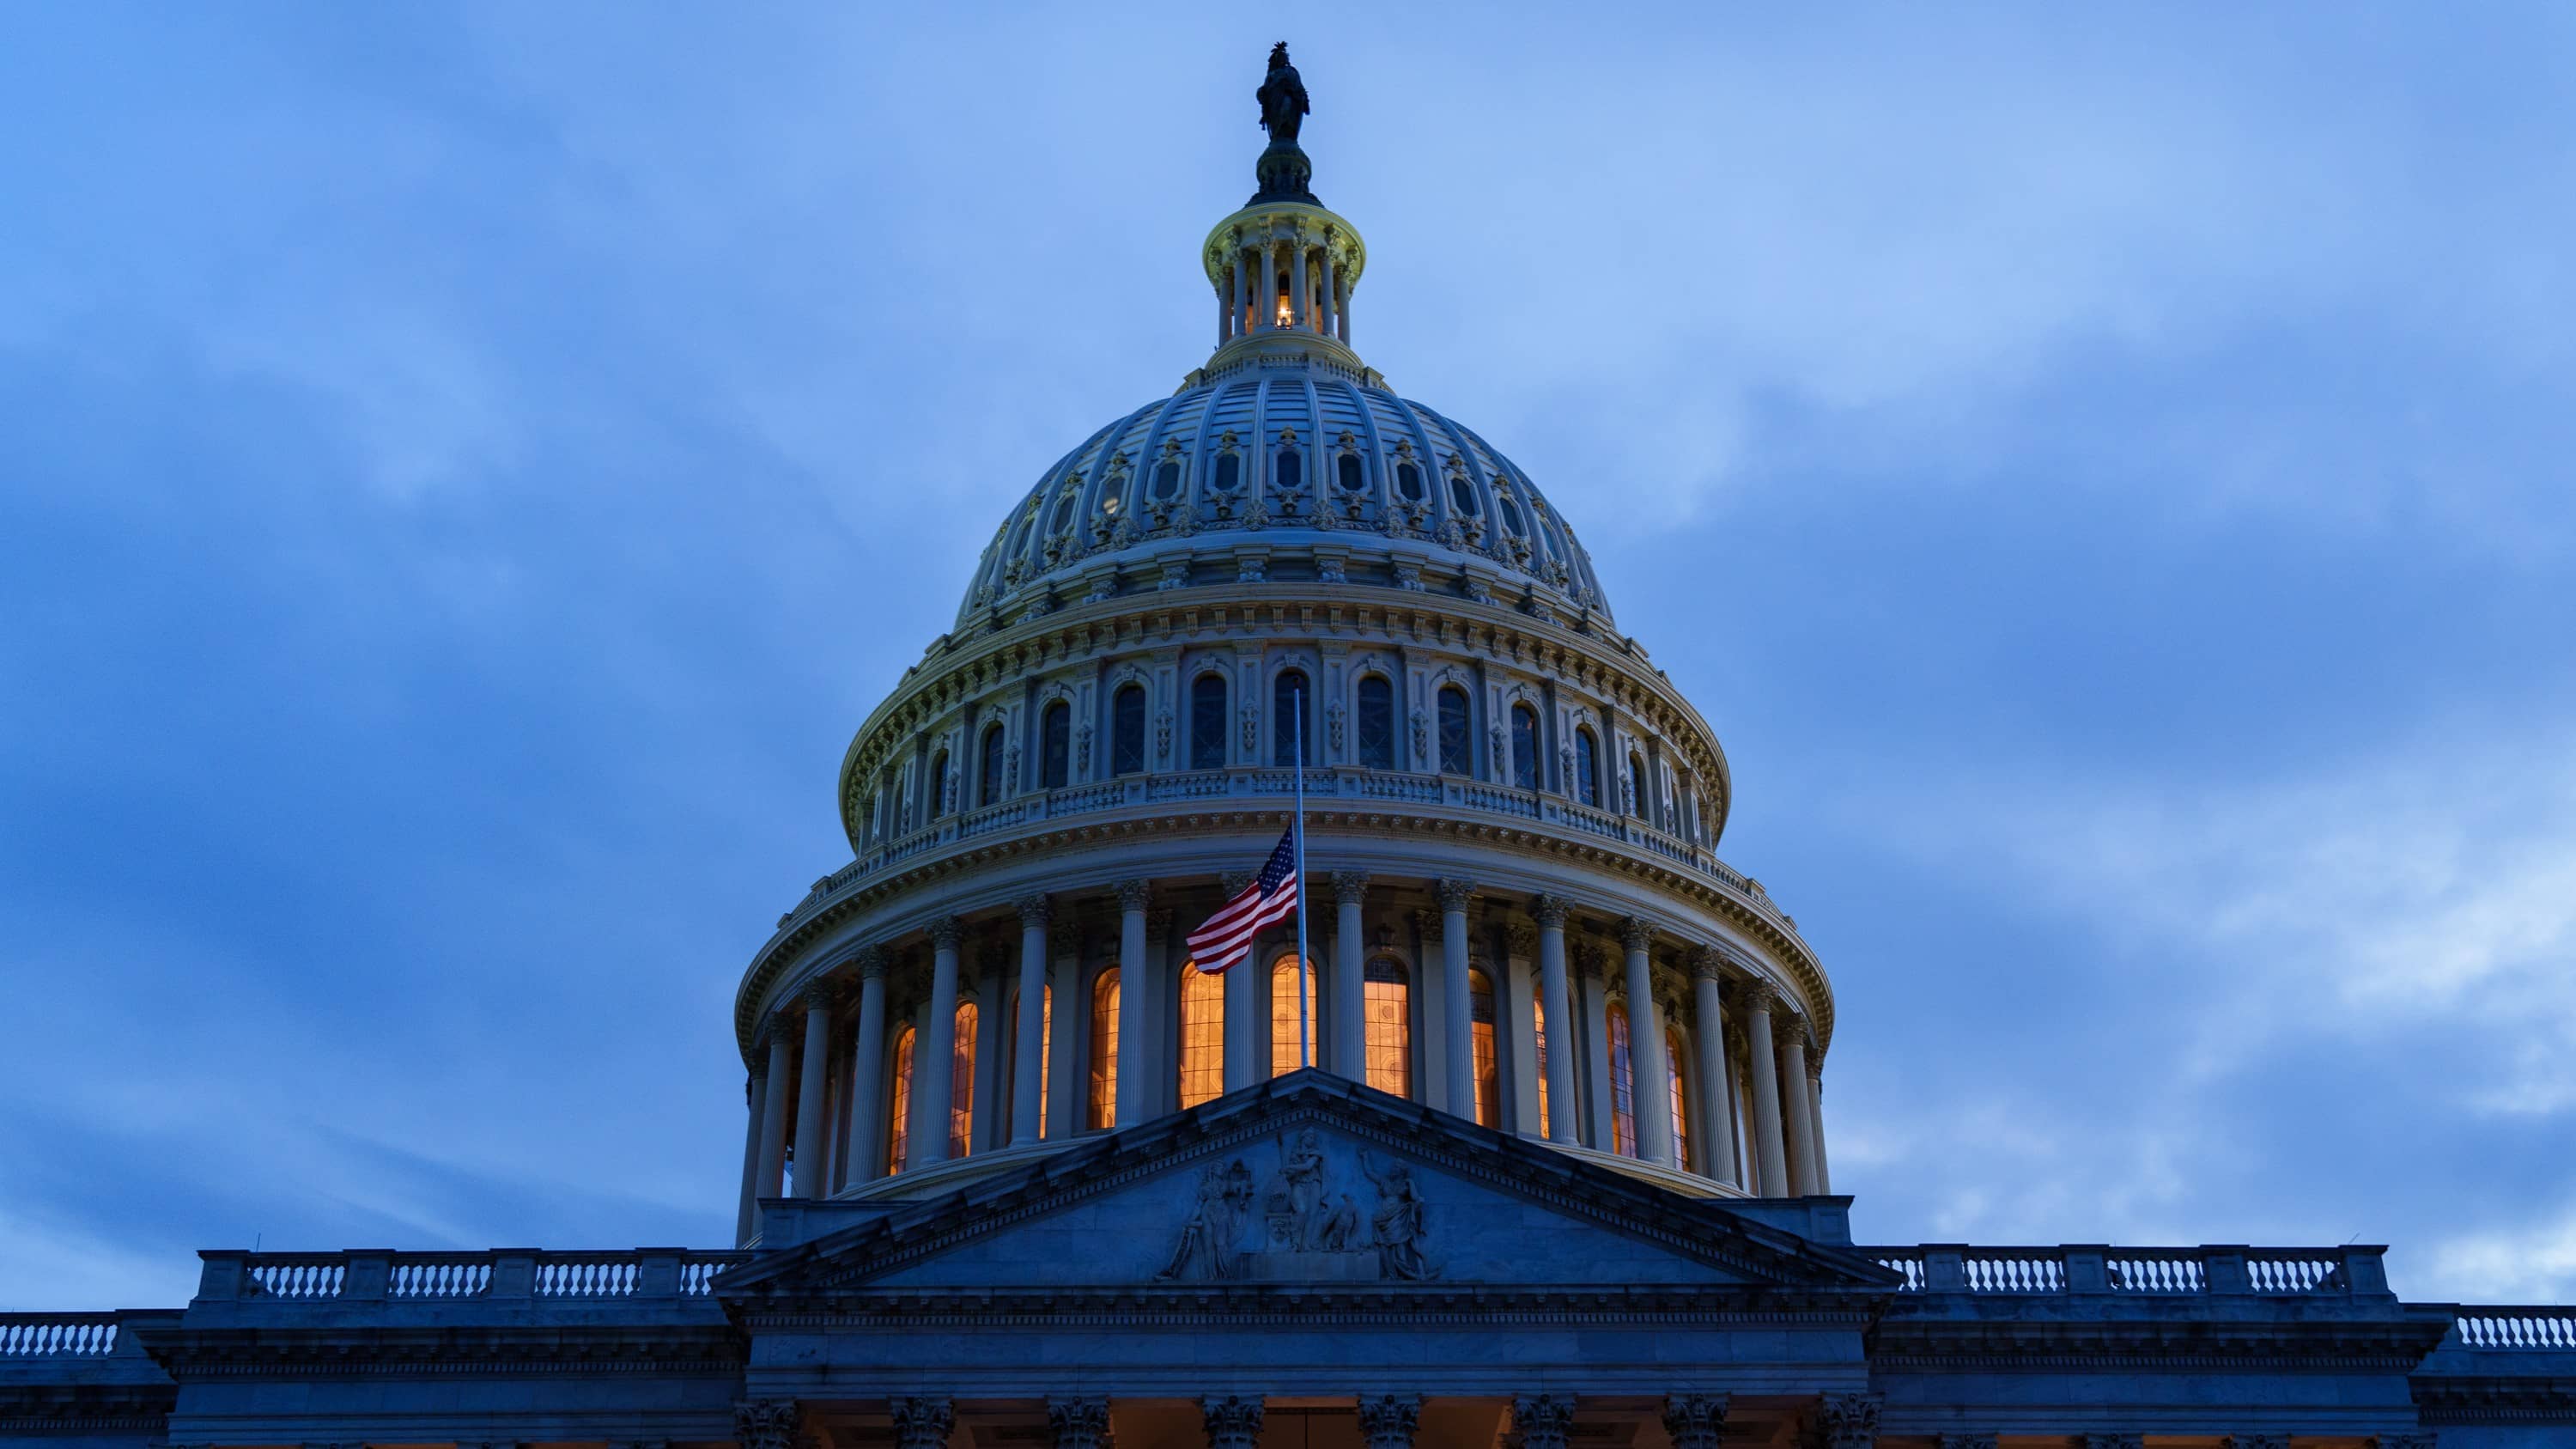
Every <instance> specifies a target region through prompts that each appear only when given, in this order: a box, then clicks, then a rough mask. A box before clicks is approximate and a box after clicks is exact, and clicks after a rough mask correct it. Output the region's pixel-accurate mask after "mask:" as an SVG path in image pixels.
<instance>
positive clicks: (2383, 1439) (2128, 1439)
mask: <svg viewBox="0 0 2576 1449" xmlns="http://www.w3.org/2000/svg"><path fill="white" fill-rule="evenodd" d="M1994 1437H1995V1436H1994V1435H1992V1434H1988V1435H1987V1436H1986V1442H1987V1443H1989V1444H1992V1443H1993V1442H1994ZM2083 1442H2084V1449H2146V1443H2147V1436H2146V1435H2144V1434H2131V1433H2127V1432H2125V1431H2123V1430H2119V1429H2094V1430H2090V1431H2088V1432H2086V1434H2085V1435H2084V1440H2083ZM2379 1444H2380V1449H2388V1436H2387V1435H2385V1434H2382V1435H2380V1436H2379Z"/></svg>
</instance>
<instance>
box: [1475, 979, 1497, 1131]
mask: <svg viewBox="0 0 2576 1449" xmlns="http://www.w3.org/2000/svg"><path fill="white" fill-rule="evenodd" d="M1467 1020H1468V1022H1469V1023H1470V1024H1471V1025H1470V1030H1472V1031H1473V1032H1474V1033H1475V1051H1476V1122H1477V1124H1478V1125H1479V1126H1484V1127H1500V1126H1502V1125H1503V1075H1502V1064H1501V1062H1500V1061H1499V1060H1498V1057H1497V1053H1496V1052H1495V1050H1494V978H1492V977H1491V976H1488V975H1486V974H1485V973H1484V972H1482V971H1470V972H1468V973H1467Z"/></svg>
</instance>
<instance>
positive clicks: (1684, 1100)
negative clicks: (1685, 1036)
mask: <svg viewBox="0 0 2576 1449" xmlns="http://www.w3.org/2000/svg"><path fill="white" fill-rule="evenodd" d="M1686 1060H1688V1059H1687V1058H1686V1057H1684V1056H1683V1055H1682V1034H1681V1032H1680V1031H1679V1030H1678V1029H1676V1028H1674V1027H1669V1026H1668V1027H1665V1028H1664V1064H1665V1067H1666V1068H1667V1070H1666V1071H1665V1074H1664V1075H1665V1076H1666V1077H1667V1078H1668V1079H1669V1081H1668V1083H1667V1087H1666V1090H1668V1091H1670V1092H1671V1093H1672V1099H1673V1101H1672V1108H1673V1162H1674V1163H1675V1164H1676V1165H1677V1166H1679V1167H1681V1168H1682V1169H1684V1170H1685V1171H1687V1170H1688V1169H1689V1168H1690V1165H1691V1157H1690V1089H1689V1080H1688V1078H1686V1077H1684V1076H1683V1074H1682V1073H1683V1067H1682V1063H1683V1062H1684V1061H1686Z"/></svg>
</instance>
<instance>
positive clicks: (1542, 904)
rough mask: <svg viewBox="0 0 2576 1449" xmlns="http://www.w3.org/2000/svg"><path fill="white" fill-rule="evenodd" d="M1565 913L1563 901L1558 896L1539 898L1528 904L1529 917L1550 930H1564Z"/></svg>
mask: <svg viewBox="0 0 2576 1449" xmlns="http://www.w3.org/2000/svg"><path fill="white" fill-rule="evenodd" d="M1565 912H1566V905H1565V901H1564V900H1563V898H1561V897H1558V896H1540V897H1538V898H1536V899H1535V900H1532V901H1531V902H1530V915H1531V916H1532V917H1534V918H1535V919H1536V920H1537V921H1538V923H1539V924H1540V925H1541V926H1543V927H1546V928H1548V929H1551V930H1558V931H1562V930H1564V929H1565Z"/></svg>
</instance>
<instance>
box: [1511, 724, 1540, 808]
mask: <svg viewBox="0 0 2576 1449" xmlns="http://www.w3.org/2000/svg"><path fill="white" fill-rule="evenodd" d="M1512 783H1513V784H1515V785H1517V786H1519V787H1520V788H1522V789H1524V790H1535V789H1537V788H1538V711H1537V710H1534V709H1532V708H1530V707H1529V706H1528V705H1525V704H1516V705H1513V706H1512Z"/></svg>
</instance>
